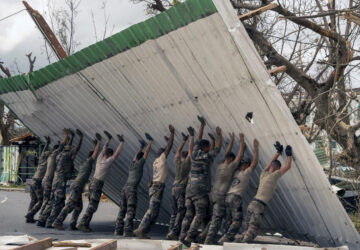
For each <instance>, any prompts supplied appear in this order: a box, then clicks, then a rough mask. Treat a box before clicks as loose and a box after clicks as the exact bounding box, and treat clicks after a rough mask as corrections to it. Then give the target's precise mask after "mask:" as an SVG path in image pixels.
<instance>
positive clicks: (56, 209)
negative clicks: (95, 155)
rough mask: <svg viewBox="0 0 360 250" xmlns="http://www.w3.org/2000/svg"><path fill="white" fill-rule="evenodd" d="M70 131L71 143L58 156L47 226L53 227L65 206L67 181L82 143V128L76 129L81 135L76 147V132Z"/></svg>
mask: <svg viewBox="0 0 360 250" xmlns="http://www.w3.org/2000/svg"><path fill="white" fill-rule="evenodd" d="M70 133H71V138H70V142H69V144H68V145H66V146H65V148H64V150H63V151H62V152H61V153H60V154H59V156H58V157H59V159H58V163H57V166H56V171H55V177H54V182H53V186H52V189H53V190H55V191H54V201H53V204H52V208H51V213H50V216H49V217H48V218H47V220H46V225H45V227H47V228H52V224H53V222H54V220H55V219H56V217H57V216H58V215H59V213H60V212H61V210H62V208H63V207H64V206H65V200H66V183H67V181H68V180H69V179H70V178H71V176H72V174H73V172H74V160H75V158H76V156H77V153H78V152H79V150H80V147H81V144H82V139H83V134H82V132H81V131H80V130H78V129H77V130H76V133H77V134H78V136H79V137H80V138H79V142H78V144H77V146H76V147H72V146H71V145H72V141H73V138H74V132H72V131H71V130H70Z"/></svg>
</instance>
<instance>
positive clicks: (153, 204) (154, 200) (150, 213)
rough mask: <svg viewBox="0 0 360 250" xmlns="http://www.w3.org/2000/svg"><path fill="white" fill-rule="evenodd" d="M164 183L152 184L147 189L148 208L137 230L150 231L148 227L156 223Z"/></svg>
mask: <svg viewBox="0 0 360 250" xmlns="http://www.w3.org/2000/svg"><path fill="white" fill-rule="evenodd" d="M164 187H165V184H164V183H152V184H151V187H150V189H149V196H150V200H149V208H148V210H147V211H146V213H145V214H144V217H143V218H142V220H141V223H140V225H139V228H140V229H141V230H142V231H143V232H144V233H148V232H149V231H150V226H151V225H152V224H154V223H155V222H156V219H157V217H158V216H159V210H160V205H161V200H162V196H163V192H164Z"/></svg>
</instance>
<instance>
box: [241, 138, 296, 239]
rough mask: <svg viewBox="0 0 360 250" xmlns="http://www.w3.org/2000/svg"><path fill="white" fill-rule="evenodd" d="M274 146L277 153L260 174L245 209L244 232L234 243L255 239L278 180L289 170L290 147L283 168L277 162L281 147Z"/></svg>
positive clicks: (278, 145)
mask: <svg viewBox="0 0 360 250" xmlns="http://www.w3.org/2000/svg"><path fill="white" fill-rule="evenodd" d="M274 146H275V148H276V150H277V153H276V154H275V156H274V157H273V159H272V160H271V161H270V163H269V164H268V165H267V166H266V167H265V169H264V170H263V171H262V172H261V175H260V183H259V188H258V191H257V193H256V196H255V198H254V199H253V200H252V201H251V203H250V204H249V206H248V208H247V214H246V218H245V227H246V228H245V231H244V232H243V233H242V234H236V236H235V241H236V242H250V241H252V240H253V239H255V237H256V236H257V234H258V232H259V229H260V226H261V224H262V221H263V217H264V210H265V207H266V205H267V203H268V202H269V201H270V200H271V198H272V197H273V196H274V194H275V191H276V186H277V183H278V180H279V179H280V177H281V176H282V175H284V174H285V173H286V172H287V171H288V170H289V169H290V168H291V156H292V148H291V146H289V145H288V146H287V147H286V149H285V153H286V156H287V159H286V163H285V166H284V167H281V163H280V161H279V160H277V158H278V157H279V156H280V155H281V153H282V151H283V146H282V145H281V144H280V143H279V142H276V144H275V145H274Z"/></svg>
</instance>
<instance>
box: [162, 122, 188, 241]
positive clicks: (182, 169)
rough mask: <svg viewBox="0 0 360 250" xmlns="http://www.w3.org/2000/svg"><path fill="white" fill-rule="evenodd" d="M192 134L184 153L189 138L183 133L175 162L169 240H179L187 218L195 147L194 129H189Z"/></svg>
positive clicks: (167, 237)
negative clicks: (186, 202) (188, 192)
mask: <svg viewBox="0 0 360 250" xmlns="http://www.w3.org/2000/svg"><path fill="white" fill-rule="evenodd" d="M188 131H189V134H190V141H189V151H182V149H183V147H184V145H185V142H186V141H187V139H188V137H189V136H187V135H185V134H184V133H182V137H183V141H182V143H181V144H180V146H179V147H178V149H177V151H176V154H175V160H174V168H175V180H174V184H173V188H172V190H171V207H172V214H171V219H170V226H169V233H168V234H167V236H166V239H168V240H177V239H178V237H179V234H180V230H181V223H182V220H183V219H184V216H185V212H186V209H185V192H186V190H185V189H186V184H187V182H188V179H189V172H190V166H191V155H192V150H193V147H194V133H195V132H194V128H192V127H188Z"/></svg>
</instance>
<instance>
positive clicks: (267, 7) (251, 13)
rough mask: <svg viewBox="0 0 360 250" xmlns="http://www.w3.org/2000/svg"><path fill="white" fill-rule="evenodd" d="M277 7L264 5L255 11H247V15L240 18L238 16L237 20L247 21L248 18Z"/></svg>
mask: <svg viewBox="0 0 360 250" xmlns="http://www.w3.org/2000/svg"><path fill="white" fill-rule="evenodd" d="M276 7H278V5H277V4H276V3H271V4H268V5H265V6H264V7H261V8H258V9H256V10H252V11H249V12H248V13H245V14H243V15H241V16H239V19H240V20H241V21H244V20H246V19H249V18H252V17H254V16H256V15H259V14H261V13H263V12H265V11H267V10H272V9H274V8H276Z"/></svg>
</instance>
